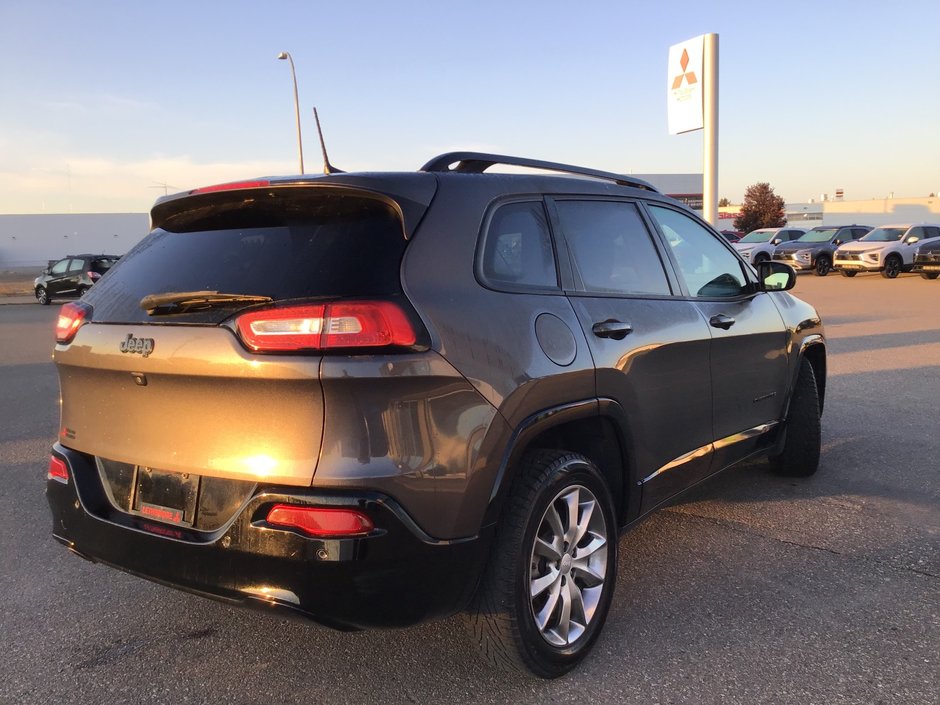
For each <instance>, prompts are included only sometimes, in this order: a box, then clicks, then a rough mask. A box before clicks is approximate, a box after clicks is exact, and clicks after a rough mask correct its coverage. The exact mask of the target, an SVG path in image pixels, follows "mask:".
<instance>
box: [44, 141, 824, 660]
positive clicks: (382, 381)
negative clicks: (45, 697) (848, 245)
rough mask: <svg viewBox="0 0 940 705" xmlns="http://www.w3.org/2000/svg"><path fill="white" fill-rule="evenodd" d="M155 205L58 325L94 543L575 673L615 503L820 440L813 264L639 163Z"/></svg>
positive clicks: (254, 592)
mask: <svg viewBox="0 0 940 705" xmlns="http://www.w3.org/2000/svg"><path fill="white" fill-rule="evenodd" d="M497 164H512V165H516V166H524V167H536V168H541V169H547V170H553V171H556V172H560V173H570V174H573V175H575V176H576V177H577V178H570V177H569V178H566V177H564V176H557V175H545V174H539V175H535V174H513V175H506V174H492V173H485V172H486V171H487V170H488V169H489V168H490V167H492V166H494V165H497ZM583 177H590V178H583ZM151 217H152V227H153V229H152V232H150V234H149V235H147V237H145V238H144V239H143V240H142V241H141V242H140V243H139V244H138V245H137V246H136V247H135V248H134V249H133V250H131V252H129V253H128V254H127V255H126V256H124V257H123V258H122V259H121V260H120V261H119V262H118V263H117V264H116V265H115V266H114V267H113V268H112V269H111V271H110V272H109V274H108V276H107V277H104V278H102V280H101V281H100V282H99V283H98V284H96V285H95V287H94V288H92V289H91V290H90V291H89V292H88V293H87V294H86V296H85V297H84V298H83V299H82V300H81V301H79V302H75V303H69V304H66V305H65V306H64V307H63V309H62V314H61V316H60V318H59V323H58V327H57V332H56V336H57V343H56V346H55V353H54V357H55V363H56V366H57V369H58V373H59V379H60V386H61V424H60V429H61V431H60V435H59V437H58V442H57V443H56V444H55V446H54V448H53V450H52V456H51V458H50V463H49V472H48V481H47V498H48V501H49V505H50V507H51V510H52V518H53V522H52V531H53V534H54V536H55V537H56V539H58V540H59V541H60V542H61V543H63V544H64V545H65V546H67V547H68V548H69V550H71V551H72V552H74V553H76V554H78V555H79V556H83V557H85V558H88V559H90V560H93V561H96V562H100V563H103V564H106V565H110V566H113V567H115V568H118V569H120V570H124V571H127V572H129V573H133V574H135V575H138V576H141V577H144V578H148V579H151V580H154V581H157V582H160V583H162V584H166V585H171V586H175V587H177V588H180V589H183V590H187V591H191V592H193V593H197V594H200V595H205V596H209V597H214V598H217V599H221V600H224V601H226V602H229V603H238V604H242V605H250V606H258V607H263V608H266V609H270V608H272V607H274V608H277V609H278V610H283V611H286V612H291V613H295V614H299V615H302V616H305V617H308V618H311V619H313V620H316V621H318V622H320V623H323V624H326V625H329V626H333V627H336V628H340V629H362V628H368V627H380V626H383V627H388V626H404V625H408V624H414V623H416V622H419V621H422V620H426V619H429V618H433V617H437V616H441V615H447V614H452V613H455V612H461V611H462V612H465V613H466V614H467V623H468V626H469V630H470V633H471V634H472V636H473V639H474V640H475V641H476V642H477V643H478V644H479V646H480V649H481V652H482V653H483V655H484V656H485V657H486V658H487V659H488V660H489V661H491V662H492V663H493V664H495V665H498V666H501V667H505V668H509V669H517V670H525V669H528V670H529V671H531V672H533V673H535V674H537V675H539V676H542V677H557V676H559V675H561V674H563V673H565V672H566V671H567V670H569V669H570V668H572V667H573V666H575V665H576V664H577V663H578V662H580V661H581V660H582V659H583V658H584V657H585V655H586V654H587V653H588V652H589V650H590V649H591V647H592V645H593V644H594V643H595V641H596V640H597V638H598V635H599V633H600V631H601V628H602V626H603V624H604V621H605V618H606V616H607V612H608V608H609V606H610V602H611V599H612V597H613V595H614V582H615V578H616V572H617V565H618V556H617V539H618V536H619V534H620V532H621V531H622V530H624V529H626V528H627V527H629V526H631V525H633V524H634V523H636V522H637V521H638V520H640V519H641V518H643V517H644V516H646V515H648V514H649V513H650V512H652V511H653V510H654V509H656V508H657V507H659V506H661V505H663V504H664V503H666V502H668V501H670V500H672V499H673V498H674V497H676V495H678V494H679V493H680V492H682V491H683V490H685V489H687V488H689V487H691V486H693V485H695V484H696V483H698V482H700V481H701V480H703V479H705V478H707V477H708V476H710V475H713V474H714V473H716V472H718V471H720V470H722V469H724V468H727V467H729V466H731V465H733V464H734V463H737V462H740V461H742V460H746V459H751V458H754V457H756V456H762V455H763V456H769V458H770V461H771V464H772V467H773V468H774V469H776V470H777V471H779V472H782V473H786V474H790V475H809V474H811V473H813V472H815V471H816V469H817V466H818V461H819V449H820V414H821V411H822V406H823V399H824V395H825V386H826V347H825V340H824V335H823V326H822V324H821V322H820V319H819V316H818V315H817V313H816V311H815V310H814V309H813V308H812V307H811V306H809V305H807V304H805V303H803V302H802V301H800V300H799V299H796V298H794V297H793V296H791V295H790V294H789V293H788V292H787V291H786V290H787V289H790V288H791V287H792V286H793V285H794V282H795V280H796V276H795V273H794V272H793V270H792V269H791V268H790V267H788V266H786V265H783V264H780V263H774V262H765V263H762V264H760V265H759V266H758V267H757V268H756V269H754V268H752V267H751V266H750V265H748V264H746V263H745V262H744V261H743V260H742V259H741V258H740V256H739V255H738V254H737V253H736V252H735V250H734V248H733V247H731V246H730V245H729V244H728V243H727V242H726V241H725V239H724V238H722V237H721V236H720V235H719V234H718V233H717V232H716V231H715V230H713V229H712V228H711V227H710V226H708V225H707V224H706V223H704V222H703V221H702V220H701V219H699V218H698V217H697V216H696V215H695V214H694V213H693V212H692V211H690V210H688V209H687V208H685V207H684V206H682V205H681V204H679V203H677V202H676V201H674V200H672V199H670V198H668V197H666V196H663V195H662V194H660V193H659V192H657V191H656V190H655V189H653V188H652V187H651V186H649V185H648V184H646V183H645V182H642V181H639V180H636V179H633V178H631V177H627V176H621V175H617V174H611V173H607V172H600V171H595V170H591V169H584V168H579V167H573V166H568V165H562V164H553V163H549V162H540V161H535V160H529V159H519V158H513V157H504V156H499V155H490V154H480V153H451V154H446V155H442V156H440V157H437V158H435V159H433V160H431V161H430V162H428V163H427V164H425V165H424V167H422V168H421V169H420V170H419V171H418V172H409V173H360V174H345V173H331V174H326V175H320V176H310V175H308V176H298V177H286V178H277V179H258V180H254V181H249V182H240V183H231V184H223V185H220V186H213V187H208V188H202V189H196V190H194V191H191V192H188V193H184V194H180V195H176V196H170V197H164V198H161V199H160V200H159V201H158V202H157V203H156V205H155V206H154V208H153V210H152V214H151Z"/></svg>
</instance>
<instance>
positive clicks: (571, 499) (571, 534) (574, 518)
mask: <svg viewBox="0 0 940 705" xmlns="http://www.w3.org/2000/svg"><path fill="white" fill-rule="evenodd" d="M580 497H581V493H580V492H579V490H578V488H577V487H574V488H572V490H571V492H569V493H568V494H566V495H565V496H564V497H563V498H562V501H563V502H564V503H565V505H566V507H567V509H568V527H567V529H566V530H565V543H566V544H567V545H569V546H571V545H572V544H574V543H575V541H576V539H575V536H576V535H577V533H578V508H579V506H580V504H581V503H580V501H579V499H580Z"/></svg>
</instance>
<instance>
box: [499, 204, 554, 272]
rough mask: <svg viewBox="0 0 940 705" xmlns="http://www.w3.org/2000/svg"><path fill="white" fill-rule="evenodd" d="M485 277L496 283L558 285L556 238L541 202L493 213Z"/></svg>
mask: <svg viewBox="0 0 940 705" xmlns="http://www.w3.org/2000/svg"><path fill="white" fill-rule="evenodd" d="M483 276H484V277H485V278H486V279H487V280H488V281H490V282H492V283H494V284H510V285H513V286H532V287H552V288H556V287H557V286H558V275H557V274H556V271H555V255H554V250H553V249H552V239H551V236H550V235H549V232H548V220H547V218H546V217H545V208H544V207H543V206H542V203H541V201H539V202H532V203H510V204H507V205H505V206H502V207H501V208H499V210H497V211H496V212H495V213H494V214H493V217H492V219H491V220H490V225H489V228H488V229H487V233H486V244H485V246H484V249H483Z"/></svg>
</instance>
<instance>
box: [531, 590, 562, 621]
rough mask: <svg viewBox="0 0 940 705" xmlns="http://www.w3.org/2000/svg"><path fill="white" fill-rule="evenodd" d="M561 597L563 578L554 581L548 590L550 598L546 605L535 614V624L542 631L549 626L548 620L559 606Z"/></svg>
mask: <svg viewBox="0 0 940 705" xmlns="http://www.w3.org/2000/svg"><path fill="white" fill-rule="evenodd" d="M559 597H561V580H557V581H555V582H554V583H552V587H551V589H550V590H549V592H548V600H547V601H546V602H545V605H544V606H543V607H542V609H541V610H540V611H539V613H538V614H537V615H535V625H536V626H537V627H538V628H539V631H540V632H544V631H545V627H547V626H548V622H549V620H550V619H551V617H552V613H553V612H554V611H555V608H556V607H557V606H558V598H559Z"/></svg>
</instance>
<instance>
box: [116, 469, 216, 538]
mask: <svg viewBox="0 0 940 705" xmlns="http://www.w3.org/2000/svg"><path fill="white" fill-rule="evenodd" d="M199 479H200V478H199V476H198V475H190V474H183V473H178V472H166V471H164V470H155V469H154V468H148V467H143V466H140V467H138V468H137V482H136V483H135V487H134V505H133V506H134V512H135V513H137V514H140V515H141V516H145V517H147V518H148V519H154V520H156V521H163V522H166V523H168V524H182V525H184V526H192V525H193V522H194V521H195V518H196V499H197V498H198V496H199Z"/></svg>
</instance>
